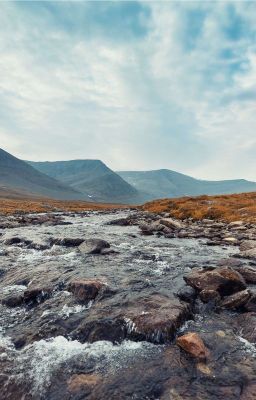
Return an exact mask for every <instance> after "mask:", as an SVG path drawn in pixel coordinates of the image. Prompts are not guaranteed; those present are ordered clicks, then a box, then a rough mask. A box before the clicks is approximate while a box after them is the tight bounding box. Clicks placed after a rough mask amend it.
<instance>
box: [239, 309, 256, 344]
mask: <svg viewBox="0 0 256 400" xmlns="http://www.w3.org/2000/svg"><path fill="white" fill-rule="evenodd" d="M236 327H237V331H238V333H239V335H240V336H242V337H243V338H244V339H246V340H248V342H251V343H256V313H255V312H248V313H244V314H241V315H239V316H238V318H237V320H236Z"/></svg>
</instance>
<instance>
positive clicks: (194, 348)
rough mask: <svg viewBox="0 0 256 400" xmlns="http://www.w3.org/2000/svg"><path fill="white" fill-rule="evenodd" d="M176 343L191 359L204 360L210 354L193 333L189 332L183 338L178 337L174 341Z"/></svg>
mask: <svg viewBox="0 0 256 400" xmlns="http://www.w3.org/2000/svg"><path fill="white" fill-rule="evenodd" d="M176 343H177V345H178V346H179V347H181V348H182V349H183V350H185V351H186V352H187V353H189V354H190V355H191V356H192V357H195V358H198V359H200V360H205V359H206V358H208V357H209V355H210V352H209V350H208V349H207V348H206V347H205V345H204V342H203V340H202V339H201V338H200V336H199V335H198V334H197V333H195V332H189V333H187V334H185V335H183V336H180V337H179V338H178V339H177V340H176Z"/></svg>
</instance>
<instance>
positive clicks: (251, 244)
mask: <svg viewBox="0 0 256 400" xmlns="http://www.w3.org/2000/svg"><path fill="white" fill-rule="evenodd" d="M255 248H256V240H243V241H242V243H241V244H240V246H239V249H240V251H247V250H251V249H255Z"/></svg>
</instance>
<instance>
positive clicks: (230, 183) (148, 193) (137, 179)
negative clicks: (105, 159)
mask: <svg viewBox="0 0 256 400" xmlns="http://www.w3.org/2000/svg"><path fill="white" fill-rule="evenodd" d="M118 174H119V175H120V176H121V177H122V178H123V179H124V180H126V181H127V182H128V183H129V184H130V185H132V186H134V187H135V188H137V189H138V190H140V191H142V192H144V198H145V200H153V199H160V198H167V197H181V196H198V195H202V194H208V195H217V194H231V193H242V192H254V191H256V183H255V182H250V181H246V180H244V179H235V180H224V181H205V180H199V179H195V178H192V177H190V176H187V175H184V174H181V173H179V172H175V171H171V170H168V169H160V170H155V171H121V172H118Z"/></svg>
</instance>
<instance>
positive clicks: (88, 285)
mask: <svg viewBox="0 0 256 400" xmlns="http://www.w3.org/2000/svg"><path fill="white" fill-rule="evenodd" d="M104 286H105V285H104V283H102V282H100V281H97V280H89V279H88V280H85V279H79V280H76V281H72V282H70V284H69V286H68V290H69V291H70V292H72V293H73V294H74V296H75V297H76V298H77V300H78V301H81V302H86V301H89V300H94V299H95V297H96V296H97V295H98V293H99V291H100V289H102V288H103V287H104Z"/></svg>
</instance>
